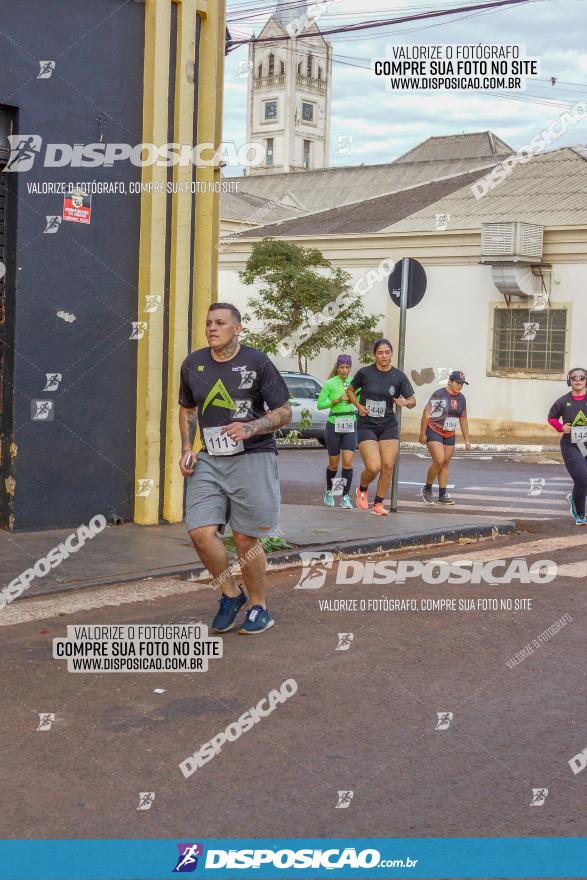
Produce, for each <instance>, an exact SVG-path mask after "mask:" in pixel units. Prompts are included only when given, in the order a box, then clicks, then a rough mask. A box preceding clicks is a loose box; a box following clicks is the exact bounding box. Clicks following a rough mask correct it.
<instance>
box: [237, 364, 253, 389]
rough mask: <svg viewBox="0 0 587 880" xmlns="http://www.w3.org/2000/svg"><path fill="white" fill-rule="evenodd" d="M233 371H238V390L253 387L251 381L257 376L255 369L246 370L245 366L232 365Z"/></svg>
mask: <svg viewBox="0 0 587 880" xmlns="http://www.w3.org/2000/svg"><path fill="white" fill-rule="evenodd" d="M232 371H233V373H240V380H241V381H240V385H239V386H238V390H239V391H248V389H249V388H252V387H253V382H254V381H255V379H256V378H257V373H256V371H255V370H247V368H246V366H244V367H233V368H232Z"/></svg>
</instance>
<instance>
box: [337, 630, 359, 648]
mask: <svg viewBox="0 0 587 880" xmlns="http://www.w3.org/2000/svg"><path fill="white" fill-rule="evenodd" d="M354 638H355V634H354V633H339V634H338V645H337V646H336V650H337V651H350V648H351V642H352V641H353V639H354Z"/></svg>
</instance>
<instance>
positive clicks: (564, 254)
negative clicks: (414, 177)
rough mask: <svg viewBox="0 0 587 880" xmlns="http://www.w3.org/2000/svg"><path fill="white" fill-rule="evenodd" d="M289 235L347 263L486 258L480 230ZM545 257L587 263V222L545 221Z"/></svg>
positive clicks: (242, 254) (227, 260)
mask: <svg viewBox="0 0 587 880" xmlns="http://www.w3.org/2000/svg"><path fill="white" fill-rule="evenodd" d="M261 240H262V237H261V236H259V237H258V238H256V237H255V238H247V239H246V241H245V240H244V239H240V240H237V241H234V242H231V243H230V244H229V245H227V247H226V249H225V250H224V252H223V254H222V255H221V258H220V266H221V267H222V268H227V269H228V268H239V269H241V268H243V266H244V265H245V263H246V261H247V259H248V257H249V254H250V252H251V249H252V247H253V245H254V244H255V243H256V242H258V241H261ZM284 240H286V241H288V242H291V243H292V244H298V245H300V246H301V247H308V248H318V250H320V251H322V253H323V254H324V256H325V257H326V258H327V259H329V260H331V261H332V262H336V265H338V266H343V267H352V266H365V265H371V264H373V265H376V264H377V263H378V262H380V260H381V259H382V258H383V257H384V256H390V257H392V258H397V259H400V258H401V257H403V256H405V255H406V253H409V256H411V257H415V258H416V259H417V260H420V261H422V262H425V263H427V264H428V265H432V266H433V265H439V266H442V265H452V266H454V265H475V264H478V263H480V259H481V231H480V230H473V229H468V230H462V231H458V230H450V231H446V232H438V231H435V230H432V231H426V232H394V233H391V232H374V233H368V234H364V233H356V234H355V233H353V234H348V235H315V236H305V235H295V236H286V237H285V236H284ZM543 262H544V263H587V225H584V226H556V227H551V228H549V227H546V228H545V230H544V253H543Z"/></svg>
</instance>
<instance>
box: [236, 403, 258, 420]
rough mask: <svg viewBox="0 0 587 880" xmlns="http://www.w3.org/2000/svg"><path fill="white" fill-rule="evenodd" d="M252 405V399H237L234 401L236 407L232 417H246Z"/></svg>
mask: <svg viewBox="0 0 587 880" xmlns="http://www.w3.org/2000/svg"><path fill="white" fill-rule="evenodd" d="M252 407H253V401H252V400H237V401H236V409H235V411H234V413H233V414H232V418H233V419H246V418H248V417H249V416H250V414H251V409H252Z"/></svg>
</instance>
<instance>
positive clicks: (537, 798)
mask: <svg viewBox="0 0 587 880" xmlns="http://www.w3.org/2000/svg"><path fill="white" fill-rule="evenodd" d="M547 797H548V789H547V788H533V789H532V800H531V801H530V806H531V807H541V806H542V805H543V804H544V801H545V800H546V798H547Z"/></svg>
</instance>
